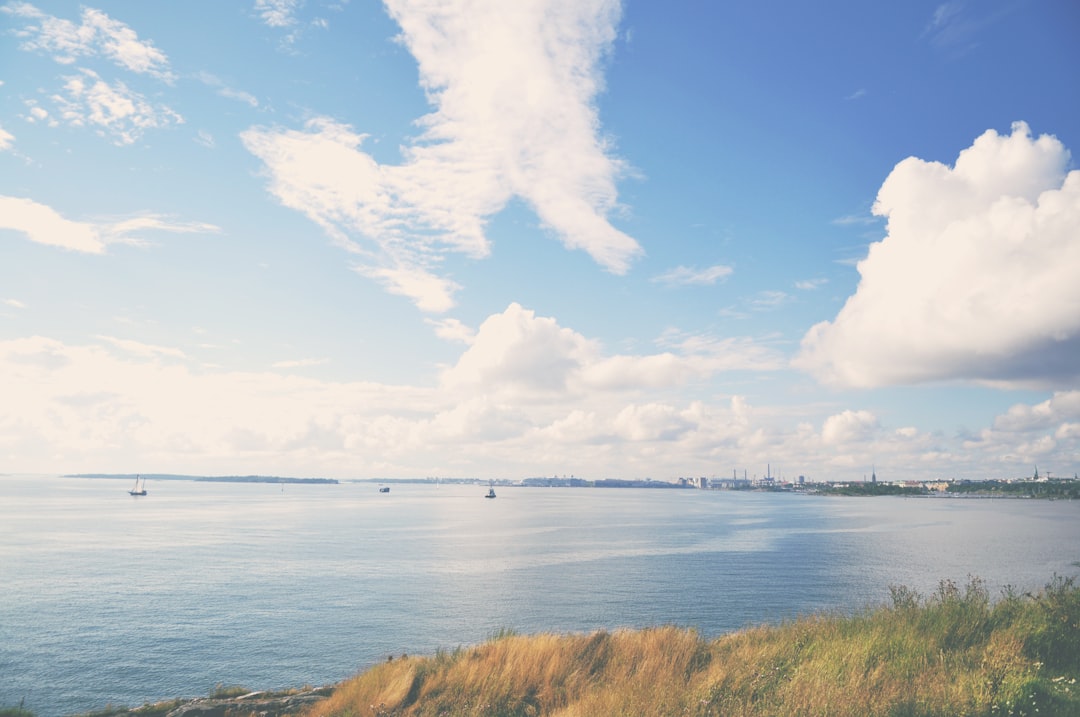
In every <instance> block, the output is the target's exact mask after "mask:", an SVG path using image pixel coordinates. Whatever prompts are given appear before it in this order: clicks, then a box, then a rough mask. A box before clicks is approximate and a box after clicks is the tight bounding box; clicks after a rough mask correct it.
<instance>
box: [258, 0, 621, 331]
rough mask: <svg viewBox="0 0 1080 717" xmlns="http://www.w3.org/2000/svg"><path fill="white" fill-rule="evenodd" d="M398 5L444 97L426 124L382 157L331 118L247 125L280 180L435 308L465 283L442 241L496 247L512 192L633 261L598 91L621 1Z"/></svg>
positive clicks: (575, 244)
mask: <svg viewBox="0 0 1080 717" xmlns="http://www.w3.org/2000/svg"><path fill="white" fill-rule="evenodd" d="M387 7H388V10H389V11H390V14H391V15H392V16H393V17H394V19H395V20H397V22H398V23H399V25H400V26H401V28H402V35H401V40H402V43H403V44H404V45H405V46H406V47H407V48H408V49H409V51H410V52H411V53H412V54H413V56H414V57H415V58H416V60H417V62H418V64H419V69H420V81H421V84H422V86H423V88H424V89H425V91H426V92H427V96H428V99H429V101H430V102H431V103H432V105H433V106H434V111H433V112H432V113H431V114H429V115H427V116H425V117H423V118H422V119H421V120H419V124H420V126H421V127H422V129H423V132H422V133H421V135H420V136H419V137H418V138H417V139H416V140H415V141H414V142H413V143H412V144H411V145H409V146H407V147H404V148H402V153H403V155H404V162H403V163H402V164H400V165H380V164H378V163H377V162H376V161H375V160H374V159H373V158H372V157H371V156H370V155H368V154H367V153H366V152H364V151H362V150H361V148H360V146H361V143H362V142H363V140H364V139H365V136H364V135H362V134H357V133H356V132H355V131H354V130H353V129H352V128H351V127H348V126H346V125H343V124H341V123H339V122H336V121H333V120H330V119H328V118H315V119H312V120H309V121H308V122H307V124H306V126H305V128H304V130H303V131H296V130H284V129H281V128H261V127H254V128H251V129H249V130H248V131H246V132H244V133H243V134H242V139H243V141H244V144H245V146H246V147H247V149H248V151H250V152H252V153H253V154H255V155H256V156H258V157H259V158H260V159H261V160H262V161H263V162H264V163H265V165H266V174H267V176H268V178H269V180H270V191H271V193H272V194H274V196H276V197H277V198H278V200H279V201H281V202H282V204H284V205H285V206H288V207H291V208H293V209H296V210H298V211H301V212H303V213H305V214H306V215H307V216H309V217H310V218H311V219H312V220H313V221H315V222H317V223H318V224H319V225H320V226H322V227H323V229H324V230H326V231H327V232H328V234H329V235H330V236H331V237H332V238H333V239H334V240H335V241H336V242H338V243H339V244H341V245H342V246H344V247H346V248H347V249H349V250H350V251H353V252H354V253H356V254H357V255H361V256H363V261H364V263H365V273H367V274H368V275H372V276H378V277H380V278H382V279H383V280H384V281H386V282H388V286H389V287H390V288H391V290H393V291H395V292H396V293H399V294H402V295H405V296H408V297H410V298H412V299H413V300H414V301H416V302H417V303H418V304H422V306H421V308H424V309H425V310H428V311H444V310H446V309H447V308H449V307H450V306H451V305H452V300H453V292H454V290H455V289H456V288H457V287H456V285H455V284H453V282H450V281H448V280H445V279H441V280H440V279H439V277H437V276H436V273H435V272H436V268H437V267H438V265H439V263H440V260H441V257H442V256H443V255H444V254H445V253H446V252H463V253H466V254H468V255H470V256H473V257H483V256H486V255H487V254H488V252H489V244H488V240H487V238H486V237H485V235H484V228H485V224H486V222H487V220H488V218H489V217H490V216H492V215H493V214H495V213H496V212H498V211H500V210H501V209H502V208H503V207H504V206H505V205H506V204H507V202H509V201H510V199H511V198H513V197H515V196H517V197H520V198H522V199H523V200H525V201H526V202H527V203H528V204H529V205H530V206H532V208H533V209H534V210H535V211H536V213H537V215H538V216H539V217H540V219H541V221H542V222H543V223H544V225H545V226H547V227H549V228H551V229H552V230H553V231H554V232H555V233H556V234H557V235H558V236H559V238H560V239H561V240H562V242H563V243H564V244H565V245H566V246H567V247H568V248H573V249H582V250H584V251H586V252H587V253H589V255H590V256H592V257H593V258H594V259H595V260H596V261H597V262H598V263H600V264H601V265H602V266H603V267H604V268H606V269H608V270H609V271H612V272H615V273H623V272H625V271H626V270H627V269H628V268H629V265H630V262H631V261H632V260H633V258H634V257H636V256H637V255H639V254H640V253H641V247H640V246H639V245H638V243H637V242H636V241H634V240H633V239H632V238H630V237H629V236H627V235H626V234H624V233H622V232H621V231H619V230H617V229H615V228H614V227H613V226H612V225H611V224H610V223H609V221H608V219H607V217H608V215H609V214H610V213H611V212H613V211H615V210H616V209H617V208H618V207H617V194H616V189H615V182H616V180H617V179H618V178H619V177H620V175H622V174H623V173H624V172H625V171H626V168H625V167H624V165H623V164H622V162H620V161H619V160H617V159H615V158H613V157H612V156H611V155H610V148H609V144H608V142H607V141H606V140H605V139H604V138H603V137H601V136H600V135H599V133H598V127H599V120H598V117H597V112H596V107H595V97H596V94H597V93H598V92H599V91H600V89H601V85H602V78H601V74H600V60H601V58H602V56H603V55H604V54H605V53H606V52H607V51H608V49H609V47H610V45H611V43H612V41H613V40H614V37H615V27H616V23H617V21H618V18H619V5H618V3H617V2H613V1H612V0H588V1H586V2H566V1H564V0H542V1H541V0H534V1H532V2H521V3H510V4H507V3H504V2H501V1H500V0H477V1H476V2H473V3H471V4H470V5H469V6H467V7H462V6H458V5H453V6H435V5H431V4H430V3H426V2H420V1H419V0H388V1H387ZM477 28H483V31H482V32H478V31H477ZM361 241H362V243H361ZM370 243H373V244H374V247H375V250H374V251H372V250H371V249H370V248H368V247H370ZM399 279H400V281H399Z"/></svg>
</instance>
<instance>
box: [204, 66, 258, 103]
mask: <svg viewBox="0 0 1080 717" xmlns="http://www.w3.org/2000/svg"><path fill="white" fill-rule="evenodd" d="M197 77H198V78H199V80H200V81H202V83H203V84H205V85H207V86H208V87H213V88H214V90H215V91H216V92H217V94H218V95H220V96H221V97H224V98H226V99H230V100H236V101H237V102H243V103H244V104H246V105H248V106H249V107H252V108H257V107H258V106H259V100H258V99H257V98H256V97H255V95H253V94H251V93H250V92H245V91H243V90H238V89H235V88H233V87H230V86H228V85H226V84H225V81H224V80H222V79H221V78H220V77H218V76H217V75H214V74H211V73H209V72H200V73H198V75H197Z"/></svg>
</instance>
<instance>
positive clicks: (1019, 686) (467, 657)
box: [309, 578, 1080, 717]
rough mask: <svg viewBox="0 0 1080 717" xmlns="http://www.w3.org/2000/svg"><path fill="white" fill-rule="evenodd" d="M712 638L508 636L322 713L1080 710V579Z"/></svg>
mask: <svg viewBox="0 0 1080 717" xmlns="http://www.w3.org/2000/svg"><path fill="white" fill-rule="evenodd" d="M892 598H893V599H892V604H891V605H889V606H884V607H879V608H876V609H869V610H867V611H865V612H863V613H860V614H857V615H854V616H839V615H816V616H809V617H804V618H801V619H798V620H794V621H791V622H788V623H784V624H781V625H777V626H768V627H755V628H751V629H747V630H744V631H741V632H738V633H735V634H731V635H726V636H723V637H720V638H717V639H714V640H705V639H703V638H701V637H700V636H699V635H698V634H697V633H695V632H694V631H692V630H685V629H679V628H675V627H658V628H652V629H646V630H633V631H632V630H625V631H623V630H620V631H615V632H604V631H601V632H596V633H592V634H588V635H552V634H540V635H533V636H519V635H513V634H502V635H499V636H497V637H495V638H493V639H492V640H490V641H488V642H485V643H483V644H481V645H477V646H475V647H470V648H463V649H458V650H456V651H454V652H452V653H439V654H436V655H435V656H434V657H426V658H403V659H399V660H395V661H392V662H388V663H384V664H381V665H378V666H376V667H373V668H371V669H370V670H368V671H366V672H364V673H362V674H360V675H358V676H357V677H355V678H353V679H351V680H349V681H347V682H345V683H343V684H342V685H341V686H339V688H338V689H337V691H336V692H335V694H334V695H333V696H332V697H331V698H329V699H328V700H326V701H325V702H323V703H321V704H319V705H317V706H316V707H315V708H314V709H313V710H312V711H311V712H310V713H309V715H310V717H346V716H348V717H361V716H363V717H367V716H369V715H372V716H373V715H395V716H401V717H414V716H415V717H420V716H424V717H426V716H431V717H434V716H436V715H491V716H493V717H510V716H515V717H517V716H522V717H524V716H530V715H545V716H551V717H598V716H603V715H697V716H700V717H705V716H707V715H716V716H721V715H722V716H723V717H733V716H739V715H744V716H747V717H757V716H764V715H793V716H798V715H805V716H807V717H809V716H811V715H813V716H815V717H817V716H820V715H830V716H833V717H846V716H851V717H855V716H858V717H874V716H881V717H932V716H935V715H986V716H987V717H989V716H997V715H1040V716H1045V715H1055V714H1060V715H1080V685H1078V684H1077V682H1076V681H1077V679H1080V589H1078V588H1077V587H1076V586H1075V585H1074V583H1073V581H1072V580H1071V579H1068V580H1066V579H1061V578H1055V580H1054V581H1053V582H1052V583H1051V584H1049V585H1048V586H1047V587H1046V588H1045V589H1044V590H1043V591H1041V592H1040V593H1039V594H1037V595H1017V594H1015V593H1013V592H1011V591H1010V592H1007V593H1006V594H1005V595H1004V597H1003V598H1002V599H1001V600H999V601H998V602H997V603H996V604H994V603H992V602H991V600H990V599H989V596H988V594H987V591H986V588H985V586H984V585H983V584H982V582H981V581H979V580H977V579H972V580H971V581H970V582H969V583H968V584H967V585H966V586H965V587H964V588H961V587H959V586H957V585H956V584H954V583H952V582H951V581H943V582H942V583H941V584H940V586H939V588H938V590H937V592H935V593H934V594H933V595H930V596H927V597H923V596H920V595H918V594H917V593H914V592H913V591H911V590H908V589H906V588H895V589H894V590H893V595H892Z"/></svg>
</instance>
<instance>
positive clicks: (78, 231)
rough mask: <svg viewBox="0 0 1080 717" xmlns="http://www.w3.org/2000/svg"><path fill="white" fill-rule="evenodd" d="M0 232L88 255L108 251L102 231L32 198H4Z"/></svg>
mask: <svg viewBox="0 0 1080 717" xmlns="http://www.w3.org/2000/svg"><path fill="white" fill-rule="evenodd" d="M0 229H13V230H15V231H17V232H22V233H23V234H25V235H26V237H27V238H28V239H29V240H30V241H34V242H38V243H39V244H48V245H51V246H58V247H62V248H64V249H70V250H72V251H81V252H86V253H88V254H101V253H103V252H104V251H105V242H104V241H102V238H101V232H100V230H99V229H98V228H97V227H95V226H94V225H92V224H85V223H82V222H74V221H70V220H68V219H64V218H63V217H62V216H60V215H59V214H57V213H56V211H54V210H53V209H52V208H51V207H47V206H45V205H44V204H38V203H37V202H35V201H33V200H30V199H22V198H19V197H5V196H0Z"/></svg>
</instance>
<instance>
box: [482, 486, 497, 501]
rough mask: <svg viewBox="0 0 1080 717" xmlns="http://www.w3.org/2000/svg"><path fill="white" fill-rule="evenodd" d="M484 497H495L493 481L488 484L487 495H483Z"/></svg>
mask: <svg viewBox="0 0 1080 717" xmlns="http://www.w3.org/2000/svg"><path fill="white" fill-rule="evenodd" d="M484 497H485V498H494V497H495V484H494V483H492V484H491V485H489V486H488V492H487V495H485V496H484Z"/></svg>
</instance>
